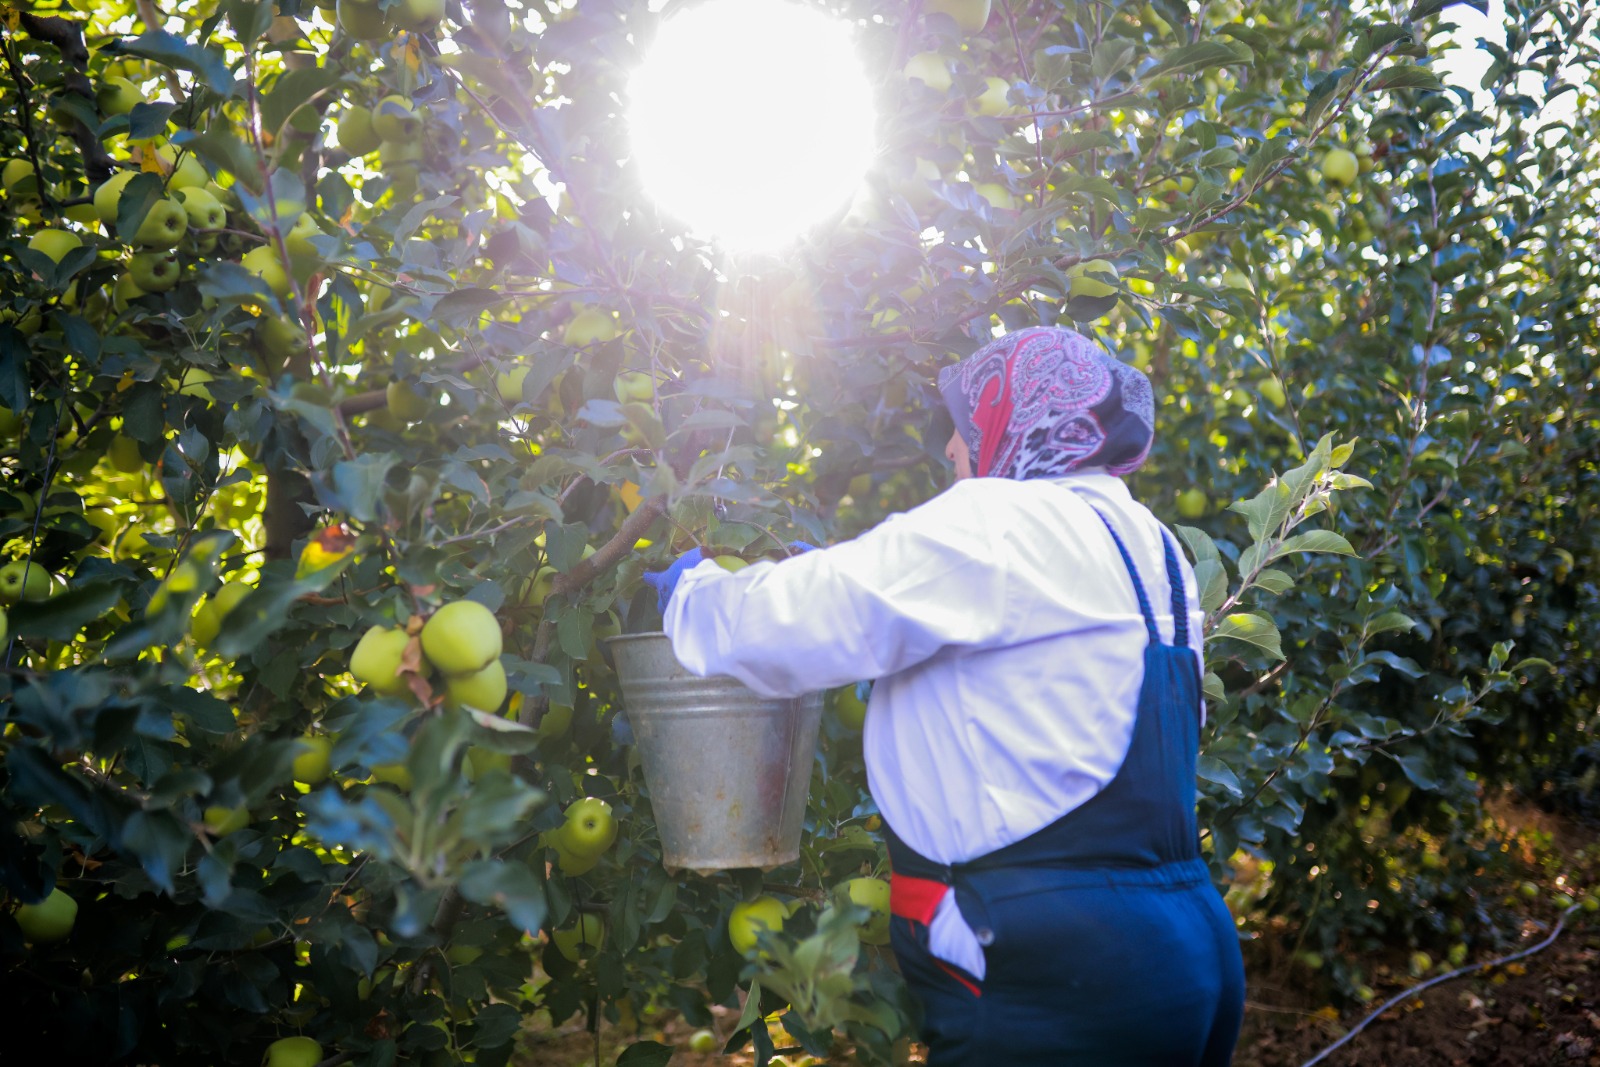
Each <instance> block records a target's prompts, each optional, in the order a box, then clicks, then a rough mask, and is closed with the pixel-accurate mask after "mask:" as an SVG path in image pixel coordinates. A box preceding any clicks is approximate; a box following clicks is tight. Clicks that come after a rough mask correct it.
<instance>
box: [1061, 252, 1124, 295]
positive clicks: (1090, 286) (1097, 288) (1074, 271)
mask: <svg viewBox="0 0 1600 1067" xmlns="http://www.w3.org/2000/svg"><path fill="white" fill-rule="evenodd" d="M1092 275H1109V276H1110V277H1111V278H1112V279H1115V278H1117V277H1118V274H1117V268H1116V267H1113V266H1112V265H1111V263H1110V262H1109V261H1108V260H1104V259H1091V260H1089V261H1088V262H1086V263H1078V264H1074V265H1073V266H1072V267H1069V268H1068V269H1067V277H1068V278H1069V279H1071V280H1070V281H1069V282H1068V290H1067V291H1068V293H1069V294H1070V295H1072V296H1089V297H1096V296H1113V295H1115V294H1116V291H1117V287H1116V285H1115V284H1114V283H1113V282H1108V281H1105V280H1104V279H1102V278H1099V277H1092Z"/></svg>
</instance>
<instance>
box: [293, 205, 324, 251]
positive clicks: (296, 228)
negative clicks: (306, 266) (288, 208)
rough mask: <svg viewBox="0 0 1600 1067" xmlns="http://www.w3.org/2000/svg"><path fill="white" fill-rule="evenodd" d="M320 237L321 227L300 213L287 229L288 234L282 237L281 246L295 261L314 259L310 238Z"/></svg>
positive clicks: (312, 219)
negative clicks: (282, 245)
mask: <svg viewBox="0 0 1600 1067" xmlns="http://www.w3.org/2000/svg"><path fill="white" fill-rule="evenodd" d="M321 236H322V227H321V226H318V225H317V220H316V219H314V218H312V217H311V215H310V214H308V213H302V214H301V216H300V217H299V218H297V219H295V220H294V225H293V226H291V227H289V232H288V233H286V234H284V235H283V244H284V247H285V248H287V249H288V250H289V254H290V255H291V256H293V257H295V258H296V259H316V258H317V250H316V247H315V246H314V245H312V243H311V238H313V237H321Z"/></svg>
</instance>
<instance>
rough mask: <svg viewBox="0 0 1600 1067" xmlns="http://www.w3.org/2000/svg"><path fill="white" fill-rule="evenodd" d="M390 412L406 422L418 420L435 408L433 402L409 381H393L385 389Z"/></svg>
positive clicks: (384, 394)
mask: <svg viewBox="0 0 1600 1067" xmlns="http://www.w3.org/2000/svg"><path fill="white" fill-rule="evenodd" d="M383 397H384V403H385V404H386V405H387V406H388V408H389V414H391V415H393V416H394V417H395V418H397V419H400V420H402V421H404V422H416V421H417V420H418V419H421V418H423V417H424V416H425V415H427V414H428V412H430V411H432V410H433V402H432V401H431V400H429V399H428V398H427V397H426V396H424V395H423V394H422V392H421V391H420V390H418V389H417V387H416V386H414V385H412V384H411V383H410V382H407V381H400V380H396V381H392V382H390V383H389V384H388V385H387V386H385V387H384V390H383Z"/></svg>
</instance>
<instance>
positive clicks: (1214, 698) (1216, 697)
mask: <svg viewBox="0 0 1600 1067" xmlns="http://www.w3.org/2000/svg"><path fill="white" fill-rule="evenodd" d="M1200 691H1201V692H1202V693H1204V694H1205V698H1206V699H1207V700H1209V701H1211V702H1212V703H1213V704H1221V703H1222V702H1223V701H1224V700H1227V699H1228V690H1227V687H1226V686H1224V685H1223V684H1222V679H1221V678H1220V677H1218V676H1217V675H1216V674H1215V673H1214V672H1212V671H1207V672H1206V676H1205V677H1204V678H1202V679H1201V680H1200Z"/></svg>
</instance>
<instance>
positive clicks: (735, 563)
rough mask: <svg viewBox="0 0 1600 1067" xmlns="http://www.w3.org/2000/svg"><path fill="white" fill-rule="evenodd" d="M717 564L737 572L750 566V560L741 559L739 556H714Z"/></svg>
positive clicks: (731, 571)
mask: <svg viewBox="0 0 1600 1067" xmlns="http://www.w3.org/2000/svg"><path fill="white" fill-rule="evenodd" d="M712 559H713V561H714V562H715V563H716V565H717V566H719V567H721V568H722V569H723V570H725V571H728V572H729V573H737V572H739V571H742V570H744V569H745V568H746V567H748V566H750V561H749V560H744V559H740V558H739V557H738V556H713V557H712Z"/></svg>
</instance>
